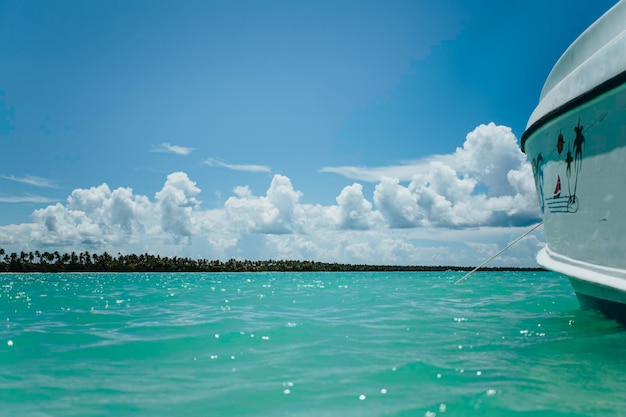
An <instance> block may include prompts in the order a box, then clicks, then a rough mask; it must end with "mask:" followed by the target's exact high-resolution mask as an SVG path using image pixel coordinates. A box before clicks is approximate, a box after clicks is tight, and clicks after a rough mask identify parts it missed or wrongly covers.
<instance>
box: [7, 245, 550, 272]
mask: <svg viewBox="0 0 626 417" xmlns="http://www.w3.org/2000/svg"><path fill="white" fill-rule="evenodd" d="M472 269H473V268H472V267H469V266H456V267H455V266H412V265H408V266H396V265H355V264H340V263H326V262H315V261H298V260H272V259H269V260H264V261H261V260H257V261H251V260H248V259H245V260H237V259H230V260H228V261H225V262H223V261H220V260H207V259H190V258H185V257H178V256H174V257H167V256H165V257H162V256H159V255H156V256H155V255H151V254H148V253H145V254H141V255H135V254H129V255H123V254H121V253H118V254H117V256H111V255H110V254H109V253H107V252H104V253H102V254H97V253H89V252H87V251H85V252H80V253H76V252H72V253H63V254H61V253H59V252H58V251H55V252H40V251H35V252H23V251H22V252H20V253H16V252H12V253H8V252H6V251H5V250H4V249H2V248H0V272H266V271H280V272H307V271H308V272H339V271H346V272H347V271H362V272H363V271H416V272H417V271H448V270H454V271H470V270H472ZM540 269H541V268H518V267H487V268H483V269H482V270H491V271H520V270H524V271H527V270H540Z"/></svg>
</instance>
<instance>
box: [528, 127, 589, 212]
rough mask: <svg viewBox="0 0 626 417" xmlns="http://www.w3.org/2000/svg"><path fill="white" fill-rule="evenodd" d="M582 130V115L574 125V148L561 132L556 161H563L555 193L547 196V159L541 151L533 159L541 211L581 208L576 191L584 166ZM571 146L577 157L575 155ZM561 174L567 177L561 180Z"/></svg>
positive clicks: (557, 144) (556, 181) (565, 210)
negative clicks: (545, 174) (545, 167)
mask: <svg viewBox="0 0 626 417" xmlns="http://www.w3.org/2000/svg"><path fill="white" fill-rule="evenodd" d="M583 129H584V127H583V126H582V125H581V124H580V118H579V119H578V124H577V125H576V126H574V139H573V140H571V148H570V141H568V140H565V137H564V136H563V133H562V132H559V136H558V138H557V141H556V147H555V148H556V153H557V155H558V156H557V158H556V160H557V161H556V162H557V163H559V162H560V164H559V166H558V167H557V168H556V169H557V175H556V180H555V182H554V183H553V184H554V188H553V189H554V192H553V193H552V196H550V197H546V196H545V192H544V164H545V161H544V159H543V156H542V155H541V153H539V154H538V155H537V157H536V158H535V159H534V160H533V161H532V165H533V173H534V175H535V184H537V194H538V196H539V203H540V206H541V212H542V213H543V212H544V211H545V209H546V207H547V208H548V211H549V212H550V213H576V212H577V211H578V204H579V201H578V196H577V195H576V191H577V189H578V175H579V174H580V171H581V169H582V166H583V145H584V143H585V136H584V135H583ZM572 148H573V151H574V156H572ZM565 149H567V151H566V154H565V158H564V159H562V158H561V157H562V154H563V151H564V150H565ZM552 152H554V151H552ZM561 177H563V178H564V180H561ZM563 183H565V185H563ZM564 187H566V188H564Z"/></svg>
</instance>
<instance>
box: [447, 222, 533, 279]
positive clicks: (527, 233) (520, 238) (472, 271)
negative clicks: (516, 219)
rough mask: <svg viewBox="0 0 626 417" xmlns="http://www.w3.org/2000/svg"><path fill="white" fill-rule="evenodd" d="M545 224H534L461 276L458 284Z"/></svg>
mask: <svg viewBox="0 0 626 417" xmlns="http://www.w3.org/2000/svg"><path fill="white" fill-rule="evenodd" d="M542 224H543V222H540V223H537V224H536V225H534V226H533V227H531V229H530V230H529V231H527V232H526V233H524V234H523V235H521V236H520V237H518V238H517V239H515V240H514V241H513V242H511V243H509V244H508V245H506V246H505V247H504V249H502V250H501V251H500V252H498V253H496V254H495V255H493V256H492V257H491V258H489V259H487V260H486V261H485V262H483V263H482V264H480V265H478V266H477V267H476V268H474V269H472V270H471V271H470V272H468V273H467V274H465V275H463V277H461V278H459V279H458V280H457V281H456V282H455V284H458V283H459V282H461V281H463V280H464V279H465V278H467V277H469V276H470V275H472V274H473V273H474V272H476V271H478V270H479V269H480V268H482V267H483V266H484V265H485V264H487V263H489V262H490V261H491V260H492V259H494V258H496V257H498V256H499V255H500V254H501V253H502V252H504V251H505V250H507V249H508V248H510V247H511V246H513V245H515V244H516V243H517V242H519V241H520V240H522V239H524V238H525V237H526V236H528V235H529V234H530V233H531V232H532V231H533V230H535V229H536V228H538V227H539V226H541V225H542Z"/></svg>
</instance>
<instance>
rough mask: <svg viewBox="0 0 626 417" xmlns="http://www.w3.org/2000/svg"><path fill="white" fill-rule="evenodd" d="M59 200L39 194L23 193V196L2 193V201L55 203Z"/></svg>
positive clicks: (0, 196)
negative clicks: (3, 194)
mask: <svg viewBox="0 0 626 417" xmlns="http://www.w3.org/2000/svg"><path fill="white" fill-rule="evenodd" d="M57 201H58V200H56V199H54V198H48V197H42V196H39V195H31V194H27V195H23V196H2V195H0V203H55V202H57Z"/></svg>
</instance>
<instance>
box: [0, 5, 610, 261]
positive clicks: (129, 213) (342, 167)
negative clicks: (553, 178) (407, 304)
mask: <svg viewBox="0 0 626 417" xmlns="http://www.w3.org/2000/svg"><path fill="white" fill-rule="evenodd" d="M615 3H616V2H615V1H614V0H612V1H606V0H597V1H593V2H590V1H588V0H525V1H517V0H513V1H499V0H498V1H496V0H471V1H470V0H464V1H462V0H442V1H437V2H433V1H432V0H428V1H422V0H411V1H400V0H398V1H386V0H385V1H383V0H374V1H371V0H359V1H352V0H333V1H325V0H316V1H291V0H272V1H269V0H268V1H258V0H255V1H241V0H229V1H226V0H224V1H212V0H198V1H196V0H188V1H176V2H174V1H158V0H155V1H143V0H136V1H130V2H129V1H116V0H107V1H102V0H93V1H88V2H85V1H79V0H64V1H60V0H51V1H29V2H23V1H17V0H0V37H1V39H2V40H3V41H2V42H0V248H4V249H5V250H6V251H7V252H10V251H15V252H19V251H26V252H28V251H35V250H40V251H56V250H58V251H59V252H71V251H76V252H82V251H89V252H92V253H93V252H96V253H102V252H104V251H107V252H109V253H110V254H112V255H116V254H118V253H122V254H128V253H146V252H147V253H151V254H159V255H162V256H186V257H191V258H194V259H199V258H203V259H222V260H227V259H230V258H236V259H251V260H257V259H299V260H314V261H321V262H339V263H358V264H387V265H451V266H457V265H462V266H467V265H477V264H479V263H481V262H482V261H484V260H486V259H487V258H489V257H490V256H491V255H493V254H494V253H496V252H497V251H498V250H499V249H501V248H503V247H504V246H506V244H508V243H509V242H511V241H513V240H514V239H515V238H517V237H518V236H520V235H521V234H522V233H524V232H525V231H526V230H528V229H529V228H530V227H531V226H532V225H534V224H536V223H537V222H539V221H540V213H539V209H538V202H537V197H536V193H535V188H534V184H533V179H532V172H531V168H530V165H529V163H528V161H527V159H526V156H525V155H524V154H523V153H522V152H521V151H520V148H519V138H520V136H521V135H522V133H523V132H524V129H525V127H526V123H527V121H528V118H529V116H530V114H531V113H532V111H533V109H534V108H535V106H536V105H537V102H538V97H539V93H540V91H541V88H542V86H543V83H544V81H545V79H546V78H547V76H548V74H549V72H550V69H551V68H552V66H553V65H554V64H555V62H556V61H557V59H558V58H559V56H560V55H561V54H562V53H563V52H564V50H565V49H566V48H567V47H568V46H569V44H571V42H573V41H574V40H575V39H576V37H577V36H578V35H579V34H580V33H581V32H582V31H583V30H584V29H585V28H586V27H588V26H589V25H590V24H591V23H592V22H593V21H595V20H596V19H597V18H598V17H599V16H600V15H602V13H604V12H605V11H606V10H608V9H609V8H610V7H611V6H612V5H614V4H615ZM544 244H545V239H544V237H543V234H542V231H541V229H539V230H538V231H537V232H534V233H533V234H531V235H529V236H528V237H527V238H525V239H524V240H523V241H521V242H520V243H518V244H517V245H515V246H514V247H512V248H511V249H510V250H508V251H506V252H505V253H504V254H502V255H501V256H500V257H498V258H497V259H495V260H494V261H493V262H492V265H494V266H535V265H536V263H535V254H536V252H537V251H538V250H539V249H540V248H541V247H542V246H543V245H544Z"/></svg>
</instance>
